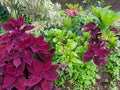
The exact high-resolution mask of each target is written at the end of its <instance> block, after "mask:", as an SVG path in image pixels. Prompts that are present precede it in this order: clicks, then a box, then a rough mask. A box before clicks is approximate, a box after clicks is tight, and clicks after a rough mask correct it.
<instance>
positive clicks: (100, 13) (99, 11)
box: [92, 6, 120, 29]
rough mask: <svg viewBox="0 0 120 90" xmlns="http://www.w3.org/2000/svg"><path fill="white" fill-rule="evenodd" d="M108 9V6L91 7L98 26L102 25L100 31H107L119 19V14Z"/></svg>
mask: <svg viewBox="0 0 120 90" xmlns="http://www.w3.org/2000/svg"><path fill="white" fill-rule="evenodd" d="M109 8H110V6H107V7H104V8H101V7H92V13H93V14H94V15H95V17H97V18H98V20H99V23H100V25H102V29H108V28H109V27H110V26H112V25H113V24H114V22H115V21H116V20H118V19H119V18H120V12H114V11H112V10H110V9H109Z"/></svg>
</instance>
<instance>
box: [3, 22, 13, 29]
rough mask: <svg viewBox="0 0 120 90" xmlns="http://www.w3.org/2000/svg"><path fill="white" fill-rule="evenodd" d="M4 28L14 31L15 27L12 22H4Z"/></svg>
mask: <svg viewBox="0 0 120 90" xmlns="http://www.w3.org/2000/svg"><path fill="white" fill-rule="evenodd" d="M2 28H3V29H5V30H8V31H13V30H14V29H15V28H14V27H13V26H12V24H9V23H6V24H2Z"/></svg>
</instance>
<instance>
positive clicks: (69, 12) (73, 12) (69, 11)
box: [66, 8, 79, 17]
mask: <svg viewBox="0 0 120 90" xmlns="http://www.w3.org/2000/svg"><path fill="white" fill-rule="evenodd" d="M78 12H79V11H78V9H77V8H73V9H66V14H67V15H68V16H71V17H74V16H76V14H77V13H78Z"/></svg>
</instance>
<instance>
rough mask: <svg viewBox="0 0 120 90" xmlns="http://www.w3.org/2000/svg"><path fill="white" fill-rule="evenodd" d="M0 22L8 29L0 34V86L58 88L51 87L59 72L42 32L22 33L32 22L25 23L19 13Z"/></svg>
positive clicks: (28, 89)
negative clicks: (14, 17) (35, 35)
mask: <svg viewBox="0 0 120 90" xmlns="http://www.w3.org/2000/svg"><path fill="white" fill-rule="evenodd" d="M9 21H10V23H6V24H2V28H3V29H5V30H7V31H9V32H8V33H5V34H3V35H2V36H1V37H0V90H60V88H57V89H53V87H54V80H56V79H57V77H58V76H59V75H58V73H57V72H56V70H57V68H58V65H55V64H52V54H53V53H54V49H52V50H50V49H49V47H50V45H49V44H48V43H47V42H46V41H44V36H43V35H41V36H39V37H38V38H36V37H34V36H32V35H31V34H28V33H26V31H28V30H32V29H33V28H34V26H30V25H25V21H24V19H23V18H22V17H20V18H18V19H17V20H14V19H12V18H9Z"/></svg>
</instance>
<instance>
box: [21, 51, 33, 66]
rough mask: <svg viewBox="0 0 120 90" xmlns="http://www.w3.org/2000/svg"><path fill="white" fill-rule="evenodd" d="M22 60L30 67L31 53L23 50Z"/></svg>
mask: <svg viewBox="0 0 120 90" xmlns="http://www.w3.org/2000/svg"><path fill="white" fill-rule="evenodd" d="M22 59H23V61H24V62H25V63H27V64H28V65H30V66H31V64H32V62H33V56H32V52H31V51H30V50H24V52H23V53H22Z"/></svg>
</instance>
